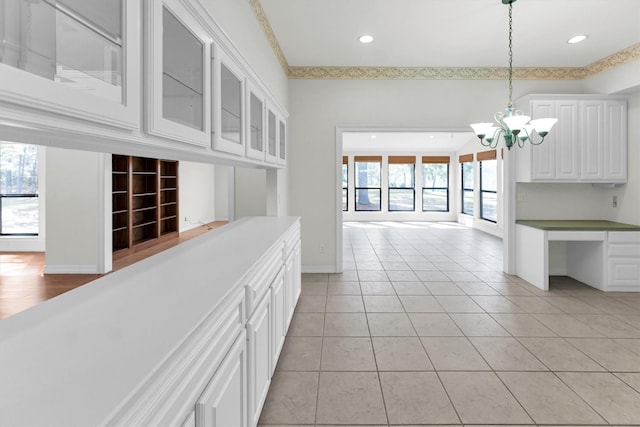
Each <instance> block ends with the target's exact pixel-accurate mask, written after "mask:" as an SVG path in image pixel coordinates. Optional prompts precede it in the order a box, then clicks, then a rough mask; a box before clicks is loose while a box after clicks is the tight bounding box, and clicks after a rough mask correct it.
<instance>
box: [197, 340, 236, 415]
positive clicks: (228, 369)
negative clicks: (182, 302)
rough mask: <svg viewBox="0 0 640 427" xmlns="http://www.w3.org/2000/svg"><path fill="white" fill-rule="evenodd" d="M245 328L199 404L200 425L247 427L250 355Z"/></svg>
mask: <svg viewBox="0 0 640 427" xmlns="http://www.w3.org/2000/svg"><path fill="white" fill-rule="evenodd" d="M246 340H247V338H246V333H245V331H244V330H243V331H242V332H241V333H240V335H239V336H238V338H237V339H236V341H235V342H234V344H233V346H232V347H231V349H230V350H229V353H227V356H226V357H225V359H224V360H223V362H222V364H221V365H220V367H219V368H218V370H217V371H216V373H215V374H214V375H213V378H212V379H211V382H210V383H209V385H207V387H206V388H205V390H204V392H203V393H202V396H201V397H200V399H199V400H198V402H197V403H196V413H195V415H196V416H195V425H196V426H197V427H204V426H207V427H214V426H215V427H247V375H246V372H247V357H246V354H247V352H246V350H247V347H246V344H247V342H246Z"/></svg>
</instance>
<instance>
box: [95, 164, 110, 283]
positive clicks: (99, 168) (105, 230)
mask: <svg viewBox="0 0 640 427" xmlns="http://www.w3.org/2000/svg"><path fill="white" fill-rule="evenodd" d="M111 160H112V156H111V154H99V155H98V158H97V165H96V173H97V174H98V177H97V179H98V186H97V187H98V203H97V206H96V208H97V210H96V218H97V230H96V232H97V233H98V236H97V241H98V242H97V244H98V248H97V252H98V253H97V254H96V256H97V260H96V262H97V268H98V273H100V274H105V273H108V272H109V271H111V270H112V269H113V254H112V250H113V222H112V214H111V212H113V208H112V205H111V203H112V201H113V200H112V197H111V185H112V179H111V178H112V175H111V172H112V166H111Z"/></svg>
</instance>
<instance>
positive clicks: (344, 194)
mask: <svg viewBox="0 0 640 427" xmlns="http://www.w3.org/2000/svg"><path fill="white" fill-rule="evenodd" d="M345 166H346V167H347V181H346V184H347V185H344V184H345V181H344V173H345V170H344V168H345ZM342 178H343V179H342V198H343V200H346V203H344V204H343V205H342V212H349V163H348V162H347V163H345V161H344V160H343V161H342Z"/></svg>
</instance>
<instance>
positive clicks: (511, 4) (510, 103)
mask: <svg viewBox="0 0 640 427" xmlns="http://www.w3.org/2000/svg"><path fill="white" fill-rule="evenodd" d="M512 11H513V2H512V3H509V108H511V107H513V102H512V101H511V99H512V98H513V83H512V78H513V38H512V36H511V32H512V31H513V17H512Z"/></svg>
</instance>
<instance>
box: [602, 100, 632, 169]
mask: <svg viewBox="0 0 640 427" xmlns="http://www.w3.org/2000/svg"><path fill="white" fill-rule="evenodd" d="M604 123H605V127H604V135H605V144H604V171H603V175H604V176H603V180H604V181H607V182H627V103H626V101H622V100H610V101H604Z"/></svg>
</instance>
